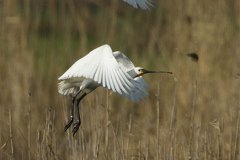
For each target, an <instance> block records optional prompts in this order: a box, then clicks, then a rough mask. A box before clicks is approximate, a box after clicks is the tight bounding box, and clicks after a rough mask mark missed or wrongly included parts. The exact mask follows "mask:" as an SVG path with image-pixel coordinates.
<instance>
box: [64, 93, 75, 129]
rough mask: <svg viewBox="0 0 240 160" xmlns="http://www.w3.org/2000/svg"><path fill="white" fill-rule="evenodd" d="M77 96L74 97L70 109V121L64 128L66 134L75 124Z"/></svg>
mask: <svg viewBox="0 0 240 160" xmlns="http://www.w3.org/2000/svg"><path fill="white" fill-rule="evenodd" d="M75 98H76V96H74V97H72V105H71V108H70V117H69V120H68V122H67V124H66V125H65V127H64V132H66V130H68V128H69V127H70V126H71V125H72V123H73V117H74V101H75Z"/></svg>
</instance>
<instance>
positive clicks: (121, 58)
mask: <svg viewBox="0 0 240 160" xmlns="http://www.w3.org/2000/svg"><path fill="white" fill-rule="evenodd" d="M113 56H114V57H115V59H116V60H117V62H118V64H119V65H120V67H121V68H122V69H123V70H124V71H125V72H128V71H130V70H132V69H134V68H135V66H134V64H133V63H132V61H131V60H130V59H129V58H128V57H127V56H126V55H125V54H123V53H122V52H120V51H116V52H113Z"/></svg>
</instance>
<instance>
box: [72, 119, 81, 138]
mask: <svg viewBox="0 0 240 160" xmlns="http://www.w3.org/2000/svg"><path fill="white" fill-rule="evenodd" d="M80 125H81V122H80V121H77V122H76V123H74V124H73V130H72V133H73V136H74V135H75V133H76V132H77V131H78V129H79V127H80Z"/></svg>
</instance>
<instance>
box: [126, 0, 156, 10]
mask: <svg viewBox="0 0 240 160" xmlns="http://www.w3.org/2000/svg"><path fill="white" fill-rule="evenodd" d="M123 1H124V2H127V3H128V4H130V5H131V6H133V7H134V8H138V7H140V8H141V9H145V10H146V9H149V6H152V3H151V1H150V0H123Z"/></svg>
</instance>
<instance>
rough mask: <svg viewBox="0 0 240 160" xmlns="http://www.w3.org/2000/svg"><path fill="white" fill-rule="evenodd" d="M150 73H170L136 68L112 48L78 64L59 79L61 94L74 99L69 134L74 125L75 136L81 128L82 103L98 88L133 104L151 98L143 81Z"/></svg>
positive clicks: (77, 62)
mask: <svg viewBox="0 0 240 160" xmlns="http://www.w3.org/2000/svg"><path fill="white" fill-rule="evenodd" d="M146 73H170V74H172V72H165V71H149V70H145V69H143V68H141V67H135V66H134V64H133V63H132V62H131V61H130V59H129V58H128V57H127V56H126V55H124V54H123V53H121V52H119V51H116V52H112V49H111V47H110V46H109V45H103V46H100V47H98V48H96V49H94V50H93V51H91V52H90V53H89V54H87V55H86V56H84V57H83V58H81V59H79V60H78V61H76V62H75V63H74V64H73V65H72V66H71V67H70V68H69V69H68V70H67V71H66V72H65V73H64V74H63V75H62V76H60V77H59V78H58V80H59V81H60V82H59V83H58V92H59V93H60V94H63V95H69V96H71V98H72V107H71V110H70V119H69V121H68V123H67V125H66V126H65V131H66V130H67V129H68V128H69V127H70V126H71V124H72V123H73V121H74V112H75V113H76V114H75V115H77V119H76V122H75V123H74V126H73V130H72V132H73V135H74V134H75V133H76V132H77V130H78V129H79V126H80V124H81V119H80V114H79V103H80V101H81V100H82V99H83V98H84V97H85V96H86V95H87V94H89V93H90V92H92V91H94V90H95V89H96V88H97V87H99V86H102V87H105V88H107V89H110V90H112V91H114V92H117V93H118V94H120V95H122V96H125V97H127V98H129V99H131V100H139V99H142V98H144V97H146V96H147V95H148V93H147V84H146V83H145V81H144V79H143V78H142V75H143V74H146Z"/></svg>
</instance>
